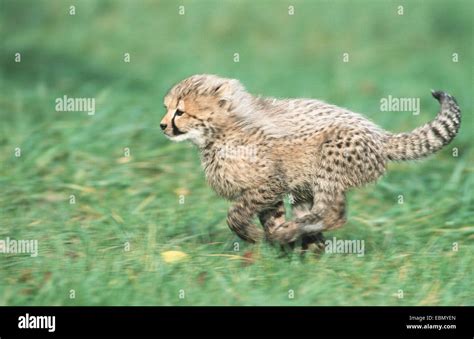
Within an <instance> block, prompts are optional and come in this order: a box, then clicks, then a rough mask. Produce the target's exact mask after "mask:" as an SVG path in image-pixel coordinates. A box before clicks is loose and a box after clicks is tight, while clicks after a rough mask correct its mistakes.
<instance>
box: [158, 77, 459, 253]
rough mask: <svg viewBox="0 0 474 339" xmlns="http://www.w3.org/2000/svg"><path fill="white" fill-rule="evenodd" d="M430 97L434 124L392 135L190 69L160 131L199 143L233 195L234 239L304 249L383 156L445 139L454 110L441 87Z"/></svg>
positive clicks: (341, 217) (212, 171)
mask: <svg viewBox="0 0 474 339" xmlns="http://www.w3.org/2000/svg"><path fill="white" fill-rule="evenodd" d="M432 95H433V96H434V97H435V98H436V99H437V100H438V101H439V103H440V106H441V108H440V112H439V113H438V115H437V117H436V118H435V119H434V120H432V121H431V122H428V123H426V124H425V125H423V126H421V127H418V128H416V129H415V130H413V131H412V132H409V133H399V134H392V133H390V132H387V131H385V130H383V129H381V128H380V127H378V126H376V125H375V124H374V123H372V122H370V121H369V120H367V119H366V118H364V117H363V116H361V115H359V114H357V113H354V112H351V111H349V110H347V109H344V108H340V107H337V106H333V105H330V104H327V103H324V102H322V101H319V100H313V99H284V100H279V99H273V98H262V97H255V96H253V95H251V94H249V93H248V92H247V91H246V90H245V88H244V87H243V86H242V85H241V83H240V82H239V81H237V80H234V79H225V78H221V77H218V76H215V75H206V74H204V75H193V76H191V77H189V78H187V79H184V80H183V81H181V82H179V83H178V84H176V85H175V86H174V87H173V88H171V90H170V91H169V92H168V94H167V95H166V96H165V99H164V104H165V107H166V109H167V113H166V115H165V116H164V118H163V120H162V121H161V124H160V127H161V129H162V130H163V132H164V134H165V135H166V136H167V137H168V138H169V139H171V140H174V141H182V140H190V141H191V142H192V143H194V144H195V145H197V147H198V148H199V151H200V153H201V162H202V166H203V168H204V172H205V175H206V179H207V181H208V183H209V185H210V186H211V187H212V188H213V189H214V190H215V191H216V192H217V193H218V194H219V195H221V196H222V197H225V198H227V199H229V200H231V201H233V204H232V206H231V207H230V209H229V212H228V216H227V223H228V225H229V227H230V228H231V229H232V230H233V231H234V232H235V233H236V234H237V235H238V236H239V237H241V238H242V239H244V240H247V241H249V242H256V241H258V240H260V239H262V238H263V237H266V238H267V239H268V240H270V241H273V242H277V243H280V244H282V245H285V244H292V243H295V242H297V241H302V242H303V245H305V244H308V243H310V242H312V241H317V240H318V239H321V238H320V236H321V234H322V232H324V231H327V230H331V229H335V228H338V227H341V226H342V225H343V224H344V223H345V222H346V197H345V193H346V191H347V190H348V189H350V188H352V187H357V186H361V185H364V184H366V183H369V182H372V181H375V180H376V179H377V178H379V177H380V176H381V175H382V174H383V173H384V171H385V167H386V164H387V162H388V161H390V160H396V161H399V160H411V159H418V158H421V157H425V156H427V155H429V154H432V153H434V152H436V151H438V150H439V149H441V148H442V147H443V146H445V145H447V144H448V143H449V142H451V140H452V139H453V138H454V137H455V135H456V134H457V132H458V130H459V126H460V122H461V113H460V109H459V106H458V104H457V102H456V100H455V99H454V98H453V97H452V96H450V95H449V94H447V93H444V92H441V91H436V92H432ZM290 193H291V195H292V197H293V198H294V201H293V202H294V203H293V204H292V209H293V216H294V218H293V220H288V221H287V220H285V208H284V204H283V196H284V195H286V194H290ZM257 217H258V219H259V220H260V222H261V224H262V226H263V231H262V229H261V228H259V227H257V226H256V225H255V224H254V219H255V218H257Z"/></svg>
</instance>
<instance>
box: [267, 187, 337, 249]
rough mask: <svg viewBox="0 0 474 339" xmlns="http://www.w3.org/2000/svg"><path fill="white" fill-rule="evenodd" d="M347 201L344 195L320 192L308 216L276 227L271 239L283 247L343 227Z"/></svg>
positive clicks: (305, 215)
mask: <svg viewBox="0 0 474 339" xmlns="http://www.w3.org/2000/svg"><path fill="white" fill-rule="evenodd" d="M345 200H346V199H345V194H344V193H328V192H323V191H320V192H319V193H318V194H316V195H315V197H314V201H313V206H312V207H311V209H310V210H309V212H308V213H307V214H304V215H302V216H299V217H298V216H297V217H296V218H295V219H294V220H292V221H287V222H284V223H283V224H281V225H280V226H278V227H276V228H275V229H274V230H273V232H272V233H271V235H270V239H271V240H273V241H277V242H279V243H281V244H283V245H284V244H290V243H292V242H296V241H301V240H302V239H303V238H307V239H308V238H309V239H310V238H312V237H318V236H319V234H320V233H322V232H324V231H329V230H332V229H336V228H339V227H341V226H342V225H344V223H345V222H346V216H345V209H346V208H345V206H346V201H345Z"/></svg>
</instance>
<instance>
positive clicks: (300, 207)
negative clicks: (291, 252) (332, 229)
mask: <svg viewBox="0 0 474 339" xmlns="http://www.w3.org/2000/svg"><path fill="white" fill-rule="evenodd" d="M312 207H313V202H312V201H298V200H296V201H295V203H294V204H293V209H292V211H293V216H294V217H295V218H302V217H304V216H306V215H308V214H311V208H312ZM324 242H325V238H324V236H323V233H316V234H303V235H302V237H301V250H302V254H304V253H305V252H315V253H319V252H321V251H323V250H324V246H325V245H324Z"/></svg>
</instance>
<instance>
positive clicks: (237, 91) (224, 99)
mask: <svg viewBox="0 0 474 339" xmlns="http://www.w3.org/2000/svg"><path fill="white" fill-rule="evenodd" d="M242 93H245V88H244V86H242V84H241V83H240V82H239V81H238V80H236V79H226V81H224V82H222V83H220V84H217V85H216V86H215V87H214V89H213V94H215V95H216V96H218V98H219V100H218V101H217V104H218V105H219V107H220V108H222V109H223V110H225V111H228V110H229V108H230V107H231V106H232V102H233V101H235V100H239V97H240V96H241V95H242Z"/></svg>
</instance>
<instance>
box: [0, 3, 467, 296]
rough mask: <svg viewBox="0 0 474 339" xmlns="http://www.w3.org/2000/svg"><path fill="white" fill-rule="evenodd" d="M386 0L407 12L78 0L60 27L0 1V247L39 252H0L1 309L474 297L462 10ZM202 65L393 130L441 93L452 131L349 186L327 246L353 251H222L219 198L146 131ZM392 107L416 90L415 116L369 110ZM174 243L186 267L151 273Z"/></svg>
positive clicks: (57, 9)
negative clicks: (418, 157) (68, 100)
mask: <svg viewBox="0 0 474 339" xmlns="http://www.w3.org/2000/svg"><path fill="white" fill-rule="evenodd" d="M401 3H402V4H403V5H404V6H405V8H404V11H405V14H404V15H403V16H398V15H397V14H396V11H397V6H398V5H399V4H400V2H399V1H396V2H391V1H369V0H365V1H357V2H350V1H343V0H339V1H293V2H292V4H293V5H295V8H296V14H295V15H294V16H288V15H287V8H288V2H286V1H258V2H251V1H222V2H221V1H217V0H216V1H199V2H198V1H192V2H190V1H184V2H183V4H184V5H185V8H186V15H185V16H179V15H178V5H179V4H181V3H179V4H178V3H174V2H171V1H163V2H149V1H133V2H132V1H130V2H126V1H100V2H99V1H97V2H95V1H80V2H79V1H78V2H77V3H76V6H77V8H76V15H75V16H69V15H68V8H69V5H70V4H69V2H64V1H5V0H0V32H1V39H0V40H1V43H2V49H1V50H2V52H1V54H0V66H1V67H0V121H1V125H0V133H1V134H0V160H1V165H2V166H1V168H0V171H1V172H0V192H1V193H0V208H1V215H0V239H5V238H6V237H10V238H12V239H36V240H38V242H39V255H38V257H36V258H31V257H30V256H28V255H19V254H0V305H473V304H474V288H473V284H472V282H473V281H474V270H473V269H472V268H473V267H474V254H473V253H474V203H473V192H474V171H473V161H474V152H473V147H472V128H473V127H474V125H473V118H472V113H473V101H472V93H473V86H472V75H473V74H472V64H473V61H474V60H473V48H472V41H473V40H472V39H473V36H472V34H473V33H472V32H473V23H472V22H473V21H472V12H473V4H472V2H471V1H468V0H466V1H449V6H448V5H447V2H446V1H445V2H436V1H410V2H401ZM16 52H21V53H22V62H21V63H14V62H13V58H14V54H15V53H16ZM126 52H129V53H130V54H131V63H124V62H123V54H124V53H126ZM235 52H238V53H239V54H240V62H239V63H234V62H233V54H234V53H235ZM345 52H347V53H349V55H350V62H349V63H343V62H342V53H345ZM452 53H458V54H459V62H458V63H454V62H452V61H451V57H452ZM202 72H205V73H217V74H221V75H224V76H228V77H235V78H238V79H240V80H241V81H242V82H243V83H244V84H245V85H246V86H247V88H248V89H249V91H251V92H253V93H260V94H264V95H272V96H279V97H315V98H320V99H323V100H325V101H329V102H331V103H334V104H337V105H340V106H343V107H348V108H350V109H352V110H355V111H358V112H362V113H363V114H365V115H366V116H367V117H369V118H370V119H371V120H373V121H375V122H376V123H378V124H379V125H381V126H382V127H384V128H386V129H390V130H392V131H408V130H411V129H413V128H415V127H416V126H418V125H421V124H422V123H424V122H426V121H428V120H430V119H432V118H433V117H434V116H435V113H436V111H437V109H438V106H437V103H436V101H435V100H433V99H432V98H431V96H430V93H429V90H430V89H431V88H434V89H444V90H447V91H449V92H450V93H452V94H453V95H455V96H456V98H457V99H458V101H459V103H460V105H461V108H462V110H463V114H464V115H463V123H462V127H461V131H460V133H459V135H458V136H457V137H456V139H455V140H454V141H453V143H452V144H451V145H449V146H448V147H446V148H445V149H443V150H442V151H440V152H439V153H438V154H436V155H434V156H432V157H430V158H429V159H426V160H423V161H416V162H412V163H398V164H395V163H393V164H391V165H390V166H389V171H388V173H387V175H386V176H385V177H384V178H382V179H381V180H379V182H378V183H377V184H375V185H370V186H368V187H365V188H362V189H358V190H354V191H352V192H351V193H350V195H349V216H348V217H349V222H348V223H347V224H346V225H345V227H344V228H343V229H341V230H338V231H334V232H329V233H327V234H326V237H327V238H332V237H337V238H339V239H361V240H364V241H365V255H364V256H363V257H360V258H359V257H357V256H356V255H351V254H346V255H336V254H334V255H330V254H326V255H322V256H306V257H305V258H304V259H302V258H300V257H299V256H298V255H293V256H289V257H284V258H281V252H280V251H279V250H278V249H276V248H272V247H271V246H269V245H267V244H260V245H249V244H245V243H240V248H239V251H234V243H235V242H236V241H238V242H239V240H238V239H237V238H236V237H235V236H234V235H233V234H232V233H231V232H230V230H228V228H227V226H226V223H225V218H226V210H227V208H228V205H229V203H228V202H226V201H224V200H223V199H221V198H219V197H218V196H216V194H215V193H214V192H213V191H212V190H211V189H210V188H209V187H207V186H206V183H205V179H204V175H203V173H202V170H201V168H200V163H199V156H198V154H197V152H196V150H195V149H194V148H193V147H191V146H190V145H187V144H185V143H181V144H175V143H171V142H170V141H168V140H166V139H165V138H164V137H163V136H162V135H161V133H160V131H159V128H158V124H159V121H160V120H161V117H162V115H163V114H164V110H163V109H162V98H163V96H164V94H165V93H166V91H167V90H168V88H169V87H170V86H171V85H172V84H173V83H175V82H177V81H179V80H180V79H182V78H184V77H186V76H188V75H190V74H194V73H202ZM63 95H68V96H70V97H93V98H96V114H95V115H93V116H88V115H87V113H81V112H56V111H55V110H54V100H55V98H57V97H62V96H63ZM388 95H392V96H394V97H407V96H408V97H419V98H420V99H421V114H420V115H419V116H414V115H412V114H411V113H409V112H380V111H379V101H380V98H382V97H387V96H388ZM17 147H20V148H21V151H22V155H21V157H15V148H17ZM127 147H128V148H129V149H130V151H131V158H130V159H124V158H123V152H124V148H127ZM454 147H455V148H457V149H458V150H459V156H458V157H453V156H452V149H453V148H454ZM127 160H129V161H127ZM181 194H183V195H184V196H185V201H184V204H180V203H179V198H180V197H179V196H180V195H181ZM71 195H74V196H75V198H76V203H75V204H70V196H71ZM399 195H403V197H404V203H403V204H398V196H399ZM127 243H128V244H129V245H130V250H129V251H125V250H124V248H125V244H127ZM453 243H457V244H458V246H459V249H458V251H453V250H452V248H453ZM169 250H179V251H182V252H184V253H186V254H187V255H188V257H187V259H186V260H183V261H181V262H177V263H166V262H165V261H164V260H163V257H162V256H161V253H162V252H164V251H169ZM226 255H238V256H245V257H248V258H251V260H234V259H235V258H234V257H229V256H226ZM233 258H234V259H233ZM71 290H74V291H75V298H74V299H71V298H70V291H71ZM180 290H184V293H185V297H184V299H180V298H179V293H180ZM290 290H292V291H293V292H294V298H293V299H291V298H289V293H291V291H290ZM399 290H403V298H402V299H400V298H398V297H397V293H398V291H399ZM289 291H290V292H289Z"/></svg>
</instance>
